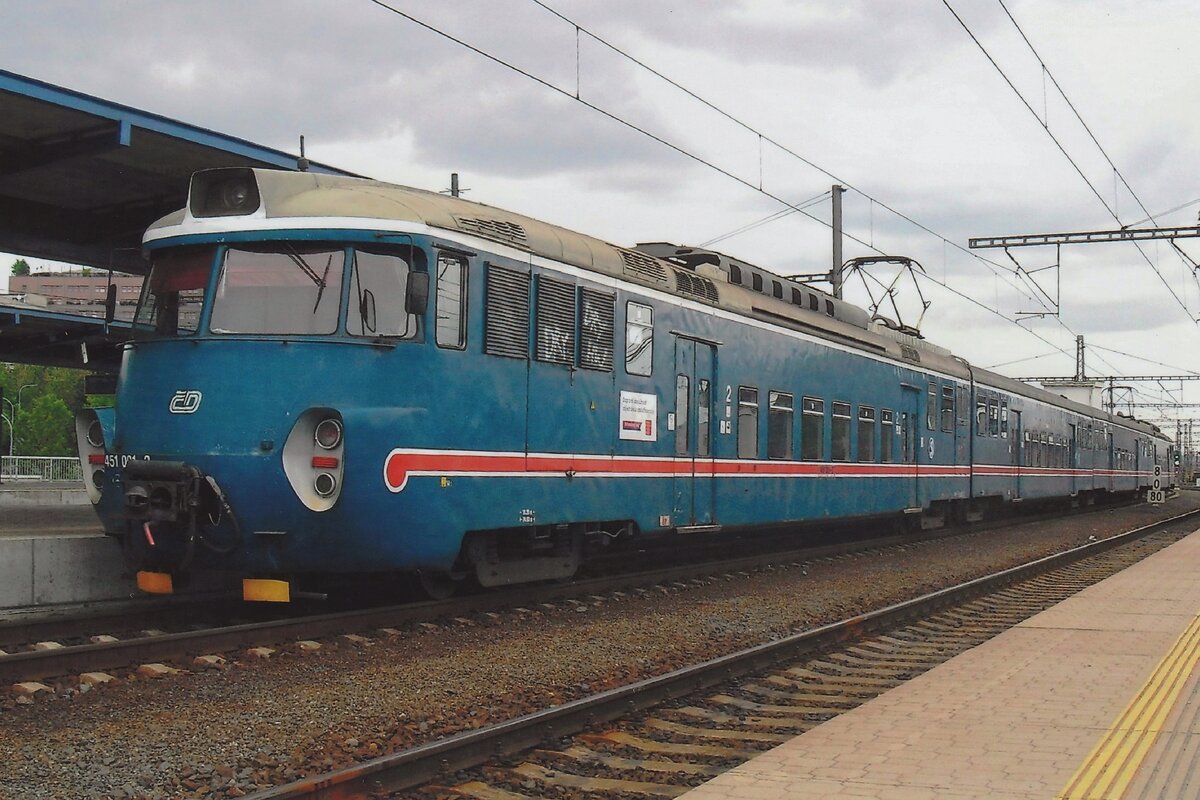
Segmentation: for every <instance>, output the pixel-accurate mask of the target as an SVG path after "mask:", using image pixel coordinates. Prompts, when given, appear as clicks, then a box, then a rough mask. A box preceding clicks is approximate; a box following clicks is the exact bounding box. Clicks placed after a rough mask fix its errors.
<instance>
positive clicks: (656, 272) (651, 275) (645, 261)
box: [621, 250, 667, 286]
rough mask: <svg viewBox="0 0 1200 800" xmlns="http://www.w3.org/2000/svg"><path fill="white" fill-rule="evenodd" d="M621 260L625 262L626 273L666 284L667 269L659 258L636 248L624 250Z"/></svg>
mask: <svg viewBox="0 0 1200 800" xmlns="http://www.w3.org/2000/svg"><path fill="white" fill-rule="evenodd" d="M621 260H622V261H624V262H625V274H626V275H632V276H634V277H637V278H641V279H642V280H644V281H650V282H651V283H658V284H662V285H664V286H665V285H666V283H667V270H666V269H665V268H664V267H663V265H662V264H661V263H660V262H659V260H658V259H657V258H654V257H653V256H648V255H646V254H645V253H639V252H637V251H635V250H622V251H621Z"/></svg>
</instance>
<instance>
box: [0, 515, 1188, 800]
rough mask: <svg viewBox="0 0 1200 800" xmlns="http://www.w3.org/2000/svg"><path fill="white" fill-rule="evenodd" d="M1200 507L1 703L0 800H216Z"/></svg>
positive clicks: (987, 536) (986, 535)
mask: <svg viewBox="0 0 1200 800" xmlns="http://www.w3.org/2000/svg"><path fill="white" fill-rule="evenodd" d="M1197 507H1200V492H1185V493H1183V496H1182V497H1180V498H1178V499H1176V500H1172V501H1170V502H1169V503H1168V504H1166V505H1165V506H1162V507H1159V508H1152V507H1149V506H1137V507H1131V508H1122V509H1114V510H1107V511H1103V512H1098V513H1094V514H1088V515H1083V516H1078V517H1073V518H1069V519H1065V520H1059V521H1055V522H1040V523H1029V524H1024V525H1019V526H1016V527H1012V528H1007V529H1004V530H996V531H988V532H981V533H978V534H973V535H969V536H962V537H955V538H952V539H948V540H946V541H941V542H932V543H914V544H912V545H908V546H905V547H904V548H889V549H888V550H886V551H884V552H882V553H875V554H870V555H867V556H855V557H841V558H835V559H832V560H817V561H813V562H811V563H808V564H804V565H801V566H794V567H791V566H789V567H782V568H775V569H772V570H764V571H761V572H758V573H755V574H752V575H742V574H738V575H732V576H729V577H718V578H714V579H713V580H710V581H707V582H705V583H702V584H701V585H699V586H695V585H691V584H686V585H684V584H680V585H669V586H661V587H652V588H649V589H648V590H647V591H645V592H640V593H639V592H627V593H625V595H624V596H623V597H615V596H606V597H603V598H586V599H581V600H579V601H574V602H560V603H556V604H555V605H554V606H553V607H551V608H546V607H543V606H537V607H535V608H532V609H527V610H512V611H508V612H504V613H501V614H499V615H483V614H480V615H477V616H475V617H472V618H470V619H464V620H458V621H450V620H447V621H444V623H443V624H442V625H439V626H437V627H433V626H428V625H414V626H411V627H410V628H403V629H401V630H400V631H399V633H398V634H392V635H388V634H384V633H379V632H363V633H365V634H366V635H369V636H370V637H371V638H370V643H369V644H362V643H354V642H351V641H348V640H346V639H344V638H340V637H339V638H337V639H327V640H324V641H323V646H322V647H321V649H320V650H317V651H315V652H308V653H302V652H301V651H300V649H299V648H298V647H297V646H296V645H295V644H292V645H289V646H286V647H280V648H279V649H278V652H276V653H275V654H274V655H273V656H272V657H271V658H270V659H267V660H265V661H264V660H259V659H252V658H249V657H244V656H243V655H242V654H227V657H229V659H230V663H229V665H228V666H227V667H225V668H222V669H208V670H197V671H195V672H191V673H188V674H183V675H175V676H170V677H166V678H160V679H147V678H138V677H130V676H124V675H123V676H122V680H121V681H119V682H116V683H114V684H107V685H104V686H99V687H96V688H93V689H92V690H90V691H86V692H79V691H78V690H77V688H76V687H74V686H67V685H58V686H56V687H55V689H56V696H55V697H53V698H49V699H39V700H38V701H37V702H35V703H34V704H33V705H18V704H16V702H15V699H14V698H13V697H12V696H11V695H8V694H5V696H4V698H3V699H2V700H0V797H21V798H60V797H72V798H74V797H96V798H164V797H189V798H190V797H195V798H211V799H212V800H219V799H220V798H226V797H240V796H242V795H243V794H246V793H249V792H251V791H253V790H254V789H255V788H259V787H262V786H267V785H271V784H277V783H281V782H286V781H289V780H294V779H296V778H299V777H302V776H304V775H307V774H312V773H315V772H319V771H325V770H329V769H332V768H335V767H339V766H344V765H346V764H350V763H352V762H354V761H356V760H363V759H367V758H372V757H375V756H378V755H382V754H384V753H388V752H392V751H395V750H398V749H403V748H406V747H410V746H412V745H414V744H417V743H420V742H422V741H428V740H431V739H434V738H437V737H440V736H444V735H447V734H450V733H453V732H456V731H459V730H463V729H469V728H476V727H480V726H483V725H486V724H489V723H492V722H496V721H499V720H502V719H506V718H509V717H512V716H514V715H517V714H521V713H525V712H528V711H531V710H535V709H537V708H542V707H545V706H546V705H547V704H554V703H559V702H562V701H564V700H569V699H573V698H575V697H580V696H583V695H586V694H590V693H593V692H597V691H601V690H603V689H607V688H611V687H614V686H618V685H622V684H625V683H629V682H632V681H635V680H639V679H641V678H645V677H649V676H651V675H654V674H658V673H661V672H664V671H668V670H671V669H675V668H678V667H681V666H684V665H687V664H691V663H695V662H696V661H698V660H702V659H706V658H712V657H714V656H718V655H721V654H724V653H728V652H731V651H733V650H737V649H741V648H743V647H747V646H750V645H752V644H757V643H760V642H763V641H767V640H770V639H773V638H778V637H781V636H785V635H787V634H790V633H794V632H797V631H801V630H804V629H807V628H811V627H813V626H815V625H819V624H824V623H828V622H833V621H836V620H838V619H842V618H844V617H847V616H851V615H853V614H856V613H859V612H861V611H864V610H868V609H871V608H876V607H880V606H882V605H886V604H889V603H893V602H896V601H899V600H903V599H906V598H909V597H913V596H915V595H918V594H921V593H924V592H926V591H929V590H932V589H935V588H940V587H942V586H945V585H948V584H950V583H954V582H958V581H962V580H966V579H969V578H971V577H975V576H978V575H981V574H985V573H987V572H991V571H994V570H995V569H997V568H1000V567H1003V566H1010V565H1014V564H1017V563H1021V562H1024V561H1026V560H1029V559H1030V558H1033V557H1037V556H1041V555H1047V554H1050V553H1053V552H1057V551H1060V550H1062V549H1065V548H1067V547H1070V546H1074V545H1078V544H1082V543H1084V542H1086V541H1088V540H1089V538H1093V537H1094V538H1103V537H1105V536H1109V535H1112V534H1114V533H1119V532H1121V531H1123V530H1127V529H1129V528H1131V527H1134V526H1136V525H1139V524H1146V523H1148V522H1151V521H1154V520H1156V519H1160V518H1164V517H1167V516H1171V515H1173V514H1178V513H1182V512H1183V511H1185V510H1190V509H1192V508H1197Z"/></svg>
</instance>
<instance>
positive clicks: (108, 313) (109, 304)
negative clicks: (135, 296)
mask: <svg viewBox="0 0 1200 800" xmlns="http://www.w3.org/2000/svg"><path fill="white" fill-rule="evenodd" d="M116 316H117V285H116V284H115V283H110V284H109V285H108V294H107V295H105V297H104V322H105V323H106V324H107V323H110V322H112V321H113V319H114V318H115V317H116Z"/></svg>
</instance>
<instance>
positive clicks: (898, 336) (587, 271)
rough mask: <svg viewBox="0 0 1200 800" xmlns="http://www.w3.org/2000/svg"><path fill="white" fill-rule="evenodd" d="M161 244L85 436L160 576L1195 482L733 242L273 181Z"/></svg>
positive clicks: (104, 506) (519, 556)
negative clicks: (752, 259)
mask: <svg viewBox="0 0 1200 800" xmlns="http://www.w3.org/2000/svg"><path fill="white" fill-rule="evenodd" d="M223 203H224V205H222V204H223ZM239 204H240V205H239ZM146 247H147V251H148V253H149V255H150V257H151V260H152V264H153V266H152V270H151V273H150V275H149V277H148V279H147V285H146V289H145V290H144V292H143V298H142V301H141V304H140V306H139V311H138V325H139V327H140V329H141V330H142V331H143V334H142V335H141V336H140V337H139V338H137V339H135V340H134V341H132V342H130V343H129V344H128V345H127V347H126V352H125V356H124V362H123V365H122V370H121V375H120V379H119V384H118V392H117V398H118V400H117V404H116V407H115V412H114V411H113V410H107V411H102V412H98V416H97V417H96V419H95V427H93V425H92V422H93V421H92V419H91V417H90V416H88V415H89V414H91V413H92V412H85V416H84V417H81V419H80V421H79V425H78V429H79V431H80V447H81V457H82V458H83V459H84V461H85V463H87V464H89V468H90V470H91V471H92V472H93V473H95V474H94V480H95V485H94V486H93V489H92V497H93V501H94V502H95V503H96V507H97V511H98V513H99V514H100V516H101V518H102V520H103V521H104V524H105V527H106V529H107V530H108V531H109V532H110V533H111V534H113V535H115V536H117V537H120V538H121V539H122V541H123V543H124V545H125V547H126V550H127V551H128V552H129V554H130V558H131V560H132V561H133V562H134V563H135V565H136V566H137V567H139V568H140V569H142V570H143V571H144V572H145V573H147V574H151V573H153V574H172V573H173V574H179V573H181V572H185V571H186V570H188V569H190V568H191V567H192V566H205V567H215V568H218V569H221V570H225V571H228V572H233V573H236V574H238V575H240V576H244V577H246V578H248V579H250V581H249V582H250V583H253V581H254V580H257V579H262V578H280V579H283V580H287V581H294V580H296V579H297V578H301V577H302V576H305V575H313V574H329V573H334V574H354V573H362V572H423V573H425V574H435V575H449V576H456V577H460V576H462V575H465V574H474V576H475V577H476V578H478V579H479V580H480V582H482V583H484V584H485V585H495V584H500V583H507V582H514V581H520V580H534V579H540V578H553V577H563V576H565V575H569V574H571V573H572V572H573V571H574V569H575V568H576V567H577V566H578V564H579V563H580V562H581V560H582V559H583V558H584V556H585V554H586V552H587V551H588V550H589V548H591V547H594V546H603V545H605V544H607V543H609V542H612V541H614V540H617V539H621V538H623V537H629V536H633V535H636V534H639V533H648V532H654V531H678V532H690V531H718V530H729V529H746V528H757V527H763V526H771V525H779V524H790V523H797V522H810V521H818V520H833V519H844V518H851V517H868V516H884V515H904V514H908V515H911V517H912V518H914V519H918V518H919V519H922V520H925V521H926V522H927V523H928V522H930V521H934V522H937V521H940V520H943V519H945V518H946V517H948V516H954V515H960V514H963V513H968V512H970V511H971V510H975V509H979V508H982V507H985V506H987V505H988V504H995V503H1003V502H1012V501H1018V500H1041V499H1049V498H1066V497H1076V498H1078V497H1084V498H1087V497H1090V496H1092V495H1093V494H1094V493H1098V492H1133V491H1136V490H1139V489H1144V488H1148V487H1149V486H1151V485H1152V482H1153V481H1154V480H1156V478H1155V472H1156V470H1155V468H1156V467H1157V468H1158V471H1159V472H1160V473H1161V475H1160V476H1159V477H1158V478H1157V480H1159V481H1160V482H1162V483H1164V484H1165V483H1169V478H1167V477H1166V476H1168V475H1169V474H1170V471H1171V461H1172V459H1171V451H1170V443H1169V442H1168V441H1167V440H1166V439H1164V438H1163V437H1162V436H1161V434H1159V433H1158V432H1157V430H1156V429H1154V428H1152V427H1151V426H1148V425H1144V424H1141V423H1137V422H1134V421H1131V420H1128V419H1124V418H1119V417H1113V416H1110V415H1108V414H1106V413H1103V412H1100V411H1099V410H1097V409H1093V408H1088V407H1086V406H1081V405H1077V404H1074V403H1070V402H1068V401H1065V400H1064V399H1062V398H1060V397H1056V396H1053V395H1050V394H1049V393H1047V392H1045V391H1042V390H1040V389H1036V388H1033V387H1029V386H1026V385H1024V384H1020V383H1016V382H1014V381H1011V380H1009V379H1006V378H1003V377H1001V376H998V375H995V374H992V373H988V372H985V371H982V370H979V369H973V368H972V367H971V366H970V365H968V364H967V363H966V362H965V361H962V360H961V359H957V358H954V357H952V356H950V355H949V353H947V352H946V351H943V350H941V349H940V348H935V347H933V346H931V345H928V344H926V343H924V342H923V341H921V340H918V339H915V338H912V337H910V336H907V335H904V334H903V333H899V332H895V331H892V330H890V329H889V328H888V327H887V326H885V325H880V324H878V323H872V322H870V321H867V320H865V319H864V318H863V316H862V312H858V311H857V310H855V309H852V308H850V307H848V306H845V305H843V304H841V303H840V301H834V300H833V299H832V298H829V297H828V296H826V295H823V294H820V293H816V292H814V291H812V290H811V289H809V288H808V287H801V286H799V285H797V284H792V283H791V282H788V281H785V282H784V283H780V281H781V280H783V279H778V278H777V277H773V276H771V274H770V273H766V272H764V271H761V270H757V269H755V268H751V267H749V265H744V264H741V266H740V267H738V266H737V264H740V263H741V262H736V263H734V262H729V263H726V262H722V261H721V260H720V259H719V258H715V259H714V258H711V257H710V256H715V254H706V255H705V258H706V259H707V262H706V263H699V264H698V263H694V259H692V262H693V263H689V260H688V259H687V258H670V257H668V258H658V257H655V256H653V255H649V254H648V253H646V252H639V251H628V250H622V249H620V248H615V247H612V246H610V245H605V244H604V243H602V242H598V241H597V240H594V239H589V238H587V237H583V236H580V235H579V234H572V233H571V232H569V231H564V230H562V229H558V228H553V227H552V226H548V225H544V224H542V223H537V222H535V221H533V220H529V219H527V218H523V217H518V216H516V215H512V214H507V213H505V212H501V211H498V210H496V209H491V208H489V207H486V206H480V205H477V204H472V203H467V202H465V201H461V200H458V199H454V198H445V197H441V196H438V195H430V194H428V193H424V192H419V191H417V190H411V189H403V188H400V187H390V186H386V185H382V184H376V183H373V182H370V181H360V180H353V179H341V178H331V177H328V176H313V175H304V174H291V173H273V172H269V171H250V170H217V171H212V172H209V173H200V174H199V175H198V176H197V178H196V179H194V181H193V186H192V193H191V198H190V200H189V207H188V209H185V210H184V211H182V212H179V213H177V214H175V215H172V216H171V217H168V218H166V219H164V220H163V221H160V222H159V223H157V224H156V225H155V226H154V227H153V228H152V229H151V230H150V232H148V234H147V237H146ZM660 250H661V248H660ZM653 252H658V251H653ZM679 252H680V253H684V254H693V255H694V254H695V253H703V251H689V250H680V251H679ZM730 263H734V266H733V267H732V268H730ZM421 276H424V277H421ZM743 279H745V282H746V286H742V285H740V284H741V283H742V281H743ZM764 279H765V281H764ZM758 286H762V287H763V288H762V289H758V288H757V287H758ZM331 443H332V444H331ZM145 585H146V586H147V588H150V587H151V586H154V585H155V584H154V583H153V582H152V581H149V582H147V584H145ZM251 594H252V593H251ZM285 594H286V592H285ZM273 599H278V598H273Z"/></svg>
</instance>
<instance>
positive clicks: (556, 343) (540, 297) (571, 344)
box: [536, 276, 575, 365]
mask: <svg viewBox="0 0 1200 800" xmlns="http://www.w3.org/2000/svg"><path fill="white" fill-rule="evenodd" d="M536 324H537V351H536V357H537V360H538V361H549V362H551V363H552V364H567V365H570V364H574V363H575V285H574V284H571V283H563V282H561V281H556V280H552V279H550V278H545V277H540V276H539V277H538V284H537V323H536Z"/></svg>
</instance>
